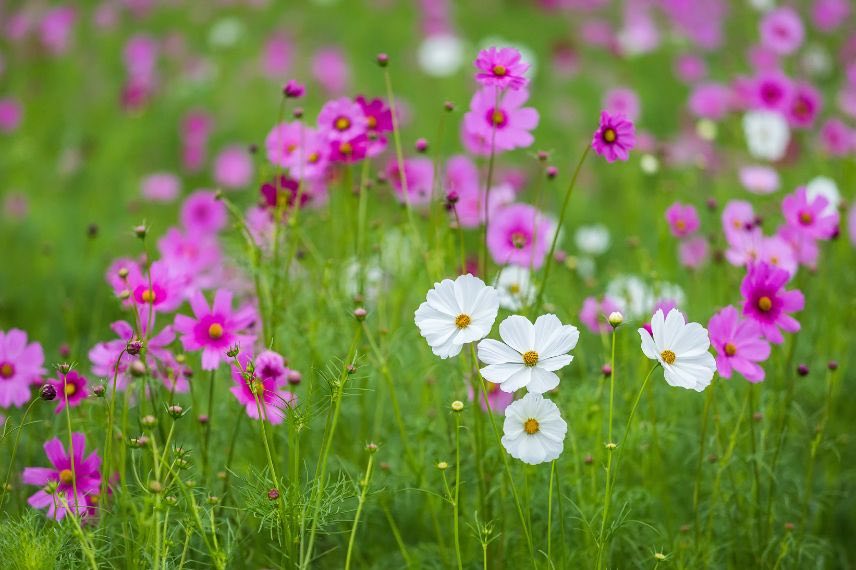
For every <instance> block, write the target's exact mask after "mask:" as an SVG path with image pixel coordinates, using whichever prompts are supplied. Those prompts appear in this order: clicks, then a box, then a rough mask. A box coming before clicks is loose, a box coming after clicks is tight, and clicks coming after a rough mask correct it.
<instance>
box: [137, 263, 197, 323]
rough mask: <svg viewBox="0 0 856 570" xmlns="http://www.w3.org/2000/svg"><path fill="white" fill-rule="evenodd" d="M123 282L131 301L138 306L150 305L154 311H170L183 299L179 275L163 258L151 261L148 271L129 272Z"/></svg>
mask: <svg viewBox="0 0 856 570" xmlns="http://www.w3.org/2000/svg"><path fill="white" fill-rule="evenodd" d="M125 283H127V288H128V290H129V291H130V292H131V298H132V299H133V303H135V304H137V305H138V306H140V307H146V306H151V308H152V309H153V310H154V311H158V312H170V311H174V310H176V309H177V308H178V307H179V305H181V303H182V302H183V301H184V296H183V294H182V293H183V290H182V280H181V278H180V276H179V275H177V274H176V272H175V271H174V270H171V269H170V267H169V265H168V264H167V263H166V262H165V261H163V260H161V261H155V262H154V263H152V264H151V266H150V267H149V271H148V272H144V271H140V272H135V273H134V274H133V275H131V273H130V272H129V274H128V278H127V279H126V280H125ZM129 301H130V299H129ZM145 313H148V310H146V311H145Z"/></svg>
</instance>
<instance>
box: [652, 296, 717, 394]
mask: <svg viewBox="0 0 856 570" xmlns="http://www.w3.org/2000/svg"><path fill="white" fill-rule="evenodd" d="M639 336H640V337H641V338H642V352H644V353H645V356H647V357H648V358H650V359H651V360H656V361H657V362H659V363H660V365H661V366H662V367H663V373H664V375H665V377H666V382H668V384H669V385H670V386H678V387H681V388H687V389H691V390H695V391H697V392H701V391H702V390H704V389H705V388H707V387H708V385H709V384H710V381H711V380H712V379H713V373H714V372H716V363H715V362H714V359H713V355H712V354H711V353H710V352H708V349H709V348H710V339H709V338H708V336H707V330H705V328H704V327H702V326H701V325H700V324H698V323H687V322H686V321H685V319H684V315H683V314H682V313H681V312H680V311H679V310H677V309H672V310H670V311H669V315H668V316H663V311H662V309H658V310H657V312H656V313H654V316H653V317H652V318H651V332H650V333H649V332H648V331H647V330H645V329H644V328H641V329H639Z"/></svg>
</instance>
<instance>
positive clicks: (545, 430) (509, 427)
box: [502, 392, 568, 465]
mask: <svg viewBox="0 0 856 570" xmlns="http://www.w3.org/2000/svg"><path fill="white" fill-rule="evenodd" d="M502 431H503V434H504V435H503V436H502V445H503V446H504V447H505V450H506V451H508V454H509V455H510V456H511V457H513V458H515V459H519V460H520V461H522V462H524V463H528V464H530V465H537V464H539V463H544V462H545V461H552V460H554V459H556V458H558V457H559V456H560V455H561V454H562V449H563V448H564V441H565V434H566V433H567V432H568V424H566V423H565V420H563V419H562V416H561V414H559V408H558V406H556V404H554V403H553V402H551V401H550V400H546V399H544V397H543V396H542V395H541V394H533V393H531V392H530V393H528V394H526V395H525V396H523V398H521V399H520V400H517V401H516V402H514V403H513V404H511V405H510V406H508V407H507V408H505V422H504V423H503V425H502Z"/></svg>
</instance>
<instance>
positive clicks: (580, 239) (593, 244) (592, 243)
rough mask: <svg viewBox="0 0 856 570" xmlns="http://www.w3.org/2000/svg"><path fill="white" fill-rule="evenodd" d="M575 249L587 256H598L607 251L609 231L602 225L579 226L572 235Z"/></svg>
mask: <svg viewBox="0 0 856 570" xmlns="http://www.w3.org/2000/svg"><path fill="white" fill-rule="evenodd" d="M574 242H575V243H576V244H577V249H579V250H580V251H581V252H583V253H587V254H589V255H600V254H602V253H605V252H606V250H608V249H609V243H610V239H609V230H608V229H607V227H606V226H604V225H603V224H592V225H589V226H580V227H579V229H577V231H576V233H575V234H574Z"/></svg>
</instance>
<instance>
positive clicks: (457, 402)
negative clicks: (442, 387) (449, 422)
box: [452, 400, 464, 412]
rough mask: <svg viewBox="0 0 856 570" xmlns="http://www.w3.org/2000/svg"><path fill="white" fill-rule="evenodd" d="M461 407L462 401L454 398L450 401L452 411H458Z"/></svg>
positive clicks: (462, 407)
mask: <svg viewBox="0 0 856 570" xmlns="http://www.w3.org/2000/svg"><path fill="white" fill-rule="evenodd" d="M463 409H464V403H463V402H462V401H460V400H455V401H454V402H452V411H453V412H460V411H461V410H463Z"/></svg>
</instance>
